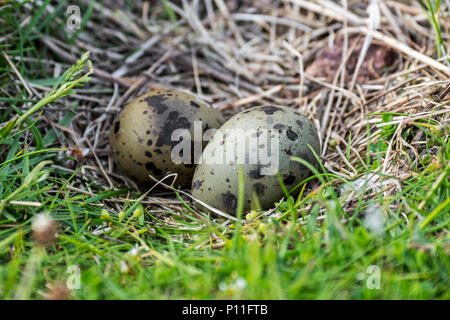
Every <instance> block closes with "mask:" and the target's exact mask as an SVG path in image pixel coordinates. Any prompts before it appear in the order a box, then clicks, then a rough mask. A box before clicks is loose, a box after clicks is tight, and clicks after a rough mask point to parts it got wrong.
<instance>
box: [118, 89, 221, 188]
mask: <svg viewBox="0 0 450 320" xmlns="http://www.w3.org/2000/svg"><path fill="white" fill-rule="evenodd" d="M194 121H201V127H202V130H203V131H204V130H206V129H208V128H219V127H220V126H221V125H222V124H223V123H224V122H225V121H224V118H223V117H222V115H221V114H220V112H219V111H218V110H215V109H212V108H210V107H209V106H208V105H207V104H206V103H205V102H202V101H200V100H199V99H197V98H195V97H194V96H192V95H190V94H187V93H184V92H179V91H174V90H156V91H151V92H149V93H147V94H144V95H142V96H140V97H138V98H135V99H133V100H132V101H131V102H130V103H128V104H127V105H126V106H125V107H123V109H122V110H121V112H120V113H119V115H118V116H117V117H116V119H115V120H114V122H113V125H112V128H111V132H110V145H111V149H112V151H113V157H114V160H115V161H116V163H117V164H118V165H119V166H120V168H121V169H122V171H123V173H124V174H126V175H127V176H129V177H130V178H132V179H134V180H135V181H137V182H138V183H144V182H146V181H150V182H152V180H151V179H150V178H149V177H148V175H149V174H151V175H152V176H154V177H155V178H158V179H160V178H162V177H163V176H165V175H166V174H168V173H177V174H178V178H177V180H176V183H175V185H176V186H178V187H189V186H190V185H191V182H192V175H193V173H194V169H195V166H194V164H193V163H192V162H193V161H192V159H191V163H186V162H183V163H179V164H177V163H175V162H176V161H175V162H174V161H173V160H172V148H173V147H174V146H175V145H177V144H178V143H179V141H177V140H176V139H172V134H173V132H174V131H175V130H177V129H186V130H187V131H189V133H190V135H191V137H192V146H193V144H194V143H196V142H197V141H200V142H199V143H201V137H200V140H199V139H197V138H196V139H195V140H194V137H195V136H194ZM173 140H175V141H173ZM191 153H193V148H192V149H191ZM181 156H182V155H181Z"/></svg>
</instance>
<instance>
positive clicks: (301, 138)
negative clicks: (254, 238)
mask: <svg viewBox="0 0 450 320" xmlns="http://www.w3.org/2000/svg"><path fill="white" fill-rule="evenodd" d="M243 136H246V137H247V138H245V139H247V140H245V139H244V140H241V141H240V142H239V139H236V137H241V138H242V137H243ZM250 138H253V142H250V140H249V139H250ZM308 144H309V145H310V146H311V147H312V148H313V150H314V151H315V152H316V153H317V154H319V153H320V141H319V138H318V135H317V132H316V130H315V128H314V126H313V124H312V122H311V121H310V120H309V119H308V118H307V117H305V116H304V115H302V114H301V113H299V112H297V111H295V110H294V109H292V108H288V107H284V106H262V107H254V108H251V109H248V110H246V111H243V112H240V113H238V114H236V115H235V116H233V117H232V118H231V119H229V120H228V121H227V122H226V123H225V124H224V125H223V126H222V127H221V128H220V129H219V132H217V133H216V134H215V135H214V136H213V138H212V139H211V140H210V141H209V143H208V145H207V146H206V147H205V149H204V151H203V163H201V164H199V165H198V166H197V168H196V170H195V174H194V178H193V182H192V196H193V197H195V198H197V199H199V200H202V201H203V202H205V203H207V204H209V205H211V206H213V207H215V208H217V209H220V210H222V211H224V212H227V213H229V214H236V208H237V203H238V189H239V182H238V167H239V163H241V165H242V169H243V175H244V211H247V210H249V209H252V208H254V207H256V206H255V204H256V202H255V201H254V199H255V196H256V199H257V201H258V202H259V204H260V206H261V208H262V209H264V210H266V209H269V208H271V207H273V205H274V202H276V201H279V200H280V199H281V198H282V197H283V196H284V192H283V189H282V187H281V185H280V183H279V179H278V177H277V175H276V174H275V172H278V173H279V175H280V177H281V179H282V180H283V183H284V185H285V186H286V188H287V190H290V189H292V188H293V187H294V186H296V185H297V184H298V183H299V182H301V181H302V180H304V179H305V178H307V177H308V176H309V175H310V174H311V173H310V170H309V169H308V168H307V167H306V166H304V165H303V164H301V163H299V162H298V161H294V160H291V156H294V157H298V158H302V159H304V160H305V161H307V162H309V163H310V164H312V165H313V166H314V167H316V168H317V165H318V163H317V161H316V159H315V157H314V154H313V153H312V152H311V150H310V149H309V147H308ZM244 145H245V148H244V149H242V147H243V146H244ZM238 154H241V158H239V156H238ZM230 159H231V161H230ZM268 159H271V160H270V161H269V160H268ZM274 168H275V170H274Z"/></svg>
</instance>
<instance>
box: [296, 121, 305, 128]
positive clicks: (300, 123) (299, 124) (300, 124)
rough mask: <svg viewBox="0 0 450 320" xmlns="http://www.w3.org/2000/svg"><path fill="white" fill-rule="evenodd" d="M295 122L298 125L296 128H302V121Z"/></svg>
mask: <svg viewBox="0 0 450 320" xmlns="http://www.w3.org/2000/svg"><path fill="white" fill-rule="evenodd" d="M295 122H296V123H297V124H298V126H299V127H300V128H301V127H303V121H301V120H295Z"/></svg>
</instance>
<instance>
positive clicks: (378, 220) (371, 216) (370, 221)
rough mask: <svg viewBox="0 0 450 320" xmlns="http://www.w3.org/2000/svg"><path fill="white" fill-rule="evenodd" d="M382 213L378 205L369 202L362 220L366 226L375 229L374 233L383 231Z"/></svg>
mask: <svg viewBox="0 0 450 320" xmlns="http://www.w3.org/2000/svg"><path fill="white" fill-rule="evenodd" d="M383 220H384V217H383V214H382V212H381V209H380V207H379V206H378V205H375V204H371V205H369V207H368V208H367V210H366V218H365V219H364V222H365V224H366V226H367V227H369V228H370V229H372V230H373V231H375V232H376V233H382V232H383Z"/></svg>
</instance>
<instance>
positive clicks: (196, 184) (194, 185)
mask: <svg viewBox="0 0 450 320" xmlns="http://www.w3.org/2000/svg"><path fill="white" fill-rule="evenodd" d="M202 184H203V181H200V180H195V181H194V182H193V183H192V188H193V189H194V190H197V189H200V187H201V186H202Z"/></svg>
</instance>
